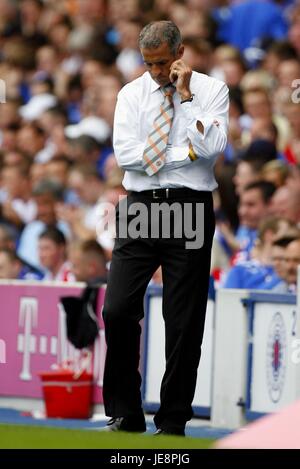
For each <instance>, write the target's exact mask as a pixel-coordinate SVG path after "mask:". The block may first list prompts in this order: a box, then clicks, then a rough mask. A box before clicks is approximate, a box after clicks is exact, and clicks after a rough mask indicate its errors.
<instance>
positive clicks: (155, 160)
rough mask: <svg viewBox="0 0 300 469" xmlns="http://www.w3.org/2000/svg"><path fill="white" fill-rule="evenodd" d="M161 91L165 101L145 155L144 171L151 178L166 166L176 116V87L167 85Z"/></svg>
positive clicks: (157, 117) (154, 124) (153, 127)
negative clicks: (169, 140)
mask: <svg viewBox="0 0 300 469" xmlns="http://www.w3.org/2000/svg"><path fill="white" fill-rule="evenodd" d="M160 90H161V92H162V93H163V95H164V98H165V99H164V101H163V103H162V104H161V106H160V112H159V114H158V115H157V116H156V118H155V119H154V122H153V126H152V130H151V132H150V134H149V135H148V139H147V146H146V149H145V150H144V154H143V169H144V170H145V171H146V173H147V174H148V175H149V176H152V175H153V174H155V173H157V172H158V171H159V170H160V169H161V168H162V167H163V166H164V164H165V161H166V149H167V143H168V138H169V133H170V129H171V125H172V121H173V116H174V104H173V94H174V92H175V88H174V86H172V85H167V86H164V87H161V88H160Z"/></svg>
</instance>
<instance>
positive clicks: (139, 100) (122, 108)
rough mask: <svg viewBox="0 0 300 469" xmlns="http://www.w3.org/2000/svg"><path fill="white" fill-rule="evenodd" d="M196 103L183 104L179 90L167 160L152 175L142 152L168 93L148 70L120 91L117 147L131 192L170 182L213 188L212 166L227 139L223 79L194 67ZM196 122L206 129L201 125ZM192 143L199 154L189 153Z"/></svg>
mask: <svg viewBox="0 0 300 469" xmlns="http://www.w3.org/2000/svg"><path fill="white" fill-rule="evenodd" d="M190 90H191V93H193V94H194V99H193V101H192V102H187V103H183V104H180V96H179V95H178V93H177V92H175V94H174V96H173V101H174V109H175V113H174V119H173V123H172V128H171V132H170V134H169V141H168V147H167V153H166V163H165V165H164V166H163V168H162V169H161V170H160V171H158V173H156V174H154V175H153V176H148V175H147V174H146V172H145V171H144V169H143V168H142V156H143V153H144V149H145V147H146V144H147V137H148V134H149V133H150V132H151V130H152V125H153V121H154V119H155V118H156V116H157V114H158V113H159V109H160V105H161V104H162V103H163V100H164V96H163V94H162V92H161V90H160V89H159V85H158V84H157V83H156V82H155V81H154V80H153V79H152V78H151V76H150V74H149V72H146V73H144V74H143V75H142V76H141V77H139V78H137V79H136V80H134V81H132V82H131V83H128V84H127V85H125V86H124V87H123V88H122V90H121V91H120V92H119V95H118V101H117V105H116V110H115V119H114V151H115V156H116V159H117V161H118V164H119V166H120V167H121V168H123V169H124V170H125V176H124V180H123V185H124V187H125V189H127V190H129V191H137V192H140V191H143V190H149V189H158V188H166V187H188V188H191V189H194V190H198V191H212V190H214V189H215V188H216V187H217V183H216V180H215V177H214V171H213V167H214V164H215V162H216V158H217V156H218V155H219V153H220V152H222V151H223V150H224V149H225V146H226V143H227V127H228V109H229V99H228V88H227V86H226V85H225V83H223V82H222V81H220V80H217V79H215V78H212V77H209V76H207V75H204V74H202V73H197V72H193V73H192V76H191V82H190ZM197 121H200V122H201V123H202V124H203V127H204V134H202V133H200V132H199V130H198V129H197V125H196V124H197ZM190 143H191V144H192V146H193V149H194V152H195V153H196V156H197V159H196V160H195V161H192V160H191V159H190V158H189V157H188V153H189V144H190Z"/></svg>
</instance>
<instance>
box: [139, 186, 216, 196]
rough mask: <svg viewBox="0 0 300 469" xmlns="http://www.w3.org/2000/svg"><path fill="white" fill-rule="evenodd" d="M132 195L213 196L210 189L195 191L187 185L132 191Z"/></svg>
mask: <svg viewBox="0 0 300 469" xmlns="http://www.w3.org/2000/svg"><path fill="white" fill-rule="evenodd" d="M131 194H132V195H135V196H142V197H147V198H150V199H176V198H181V197H211V192H210V191H195V190H193V189H188V188H186V187H182V188H181V187H179V188H166V189H151V190H147V191H141V192H136V191H131Z"/></svg>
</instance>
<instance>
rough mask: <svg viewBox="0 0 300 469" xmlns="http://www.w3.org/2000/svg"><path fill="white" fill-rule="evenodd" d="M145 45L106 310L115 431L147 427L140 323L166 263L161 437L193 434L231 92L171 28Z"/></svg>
mask: <svg viewBox="0 0 300 469" xmlns="http://www.w3.org/2000/svg"><path fill="white" fill-rule="evenodd" d="M139 46H140V49H141V53H142V56H143V58H144V62H145V64H146V67H147V69H148V70H147V72H146V73H144V75H142V76H141V77H139V78H138V79H136V80H134V81H132V82H131V83H129V84H127V85H126V86H124V88H123V89H122V90H121V91H120V93H119V96H118V102H117V106H116V111H115V122H114V150H115V155H116V158H117V161H118V164H119V166H120V167H121V168H123V169H124V170H125V177H124V180H123V185H124V187H125V189H127V191H128V197H127V199H123V200H122V201H121V202H120V203H119V206H118V207H117V210H116V218H117V236H116V242H115V247H114V251H113V256H112V262H111V268H110V273H109V279H108V287H107V292H106V301H105V305H104V311H103V317H104V321H105V330H106V341H107V356H106V364H105V372H104V387H103V395H104V404H105V411H106V415H108V416H110V417H111V419H110V421H109V422H108V425H107V427H106V429H107V430H110V431H120V430H121V431H135V432H143V431H145V429H146V427H145V419H144V414H143V411H142V402H141V392H140V386H141V377H140V374H139V372H138V367H139V350H140V332H141V329H140V325H139V321H140V320H141V318H142V317H143V298H144V293H145V290H146V287H147V285H148V283H149V281H150V279H151V277H152V275H153V273H154V272H155V271H156V269H157V268H158V267H159V266H160V265H161V267H162V276H163V317H164V321H165V328H166V347H165V353H166V370H165V374H164V377H163V380H162V384H161V403H160V408H159V410H158V411H157V412H156V415H155V417H154V422H155V424H156V427H157V431H156V434H161V433H166V434H177V435H184V434H185V425H186V422H187V421H188V420H190V419H191V418H192V415H193V412H192V407H191V404H192V401H193V397H194V392H195V385H196V379H197V368H198V364H199V360H200V354H201V342H202V336H203V329H204V321H205V312H206V303H207V294H208V284H209V272H210V256H211V244H212V238H213V234H214V228H215V220H214V211H213V202H212V191H213V189H215V188H216V187H217V184H216V181H215V178H214V173H213V167H214V164H215V161H216V158H217V157H218V154H219V153H220V152H222V151H223V150H224V148H225V146H226V140H227V137H226V134H227V124H228V107H229V103H228V89H227V87H226V85H225V84H224V83H223V82H221V81H219V80H216V79H214V78H210V77H208V76H207V75H203V74H200V73H197V72H193V71H192V70H191V69H190V68H189V67H188V66H187V65H186V64H185V63H184V62H183V60H182V55H183V52H184V46H183V45H182V41H181V36H180V32H179V30H178V28H177V26H176V25H175V24H174V23H172V22H171V21H159V22H152V23H150V24H148V25H147V26H145V28H144V29H143V30H142V32H141V34H140V38H139ZM153 214H154V215H153ZM172 215H173V216H172ZM160 222H162V223H160ZM125 228H126V229H125ZM124 232H125V233H126V234H124ZM191 234H193V236H194V238H195V239H194V241H193V242H191V241H190V240H191V239H192V236H191Z"/></svg>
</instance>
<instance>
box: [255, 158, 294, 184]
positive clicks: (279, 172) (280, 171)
mask: <svg viewBox="0 0 300 469" xmlns="http://www.w3.org/2000/svg"><path fill="white" fill-rule="evenodd" d="M288 174H289V171H288V167H287V165H286V164H284V163H283V162H282V161H279V160H271V161H268V162H267V163H265V164H264V165H263V167H262V170H261V176H262V178H263V180H264V181H269V182H272V183H273V184H274V186H276V187H281V186H283V185H284V184H285V182H286V179H287V177H288Z"/></svg>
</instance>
